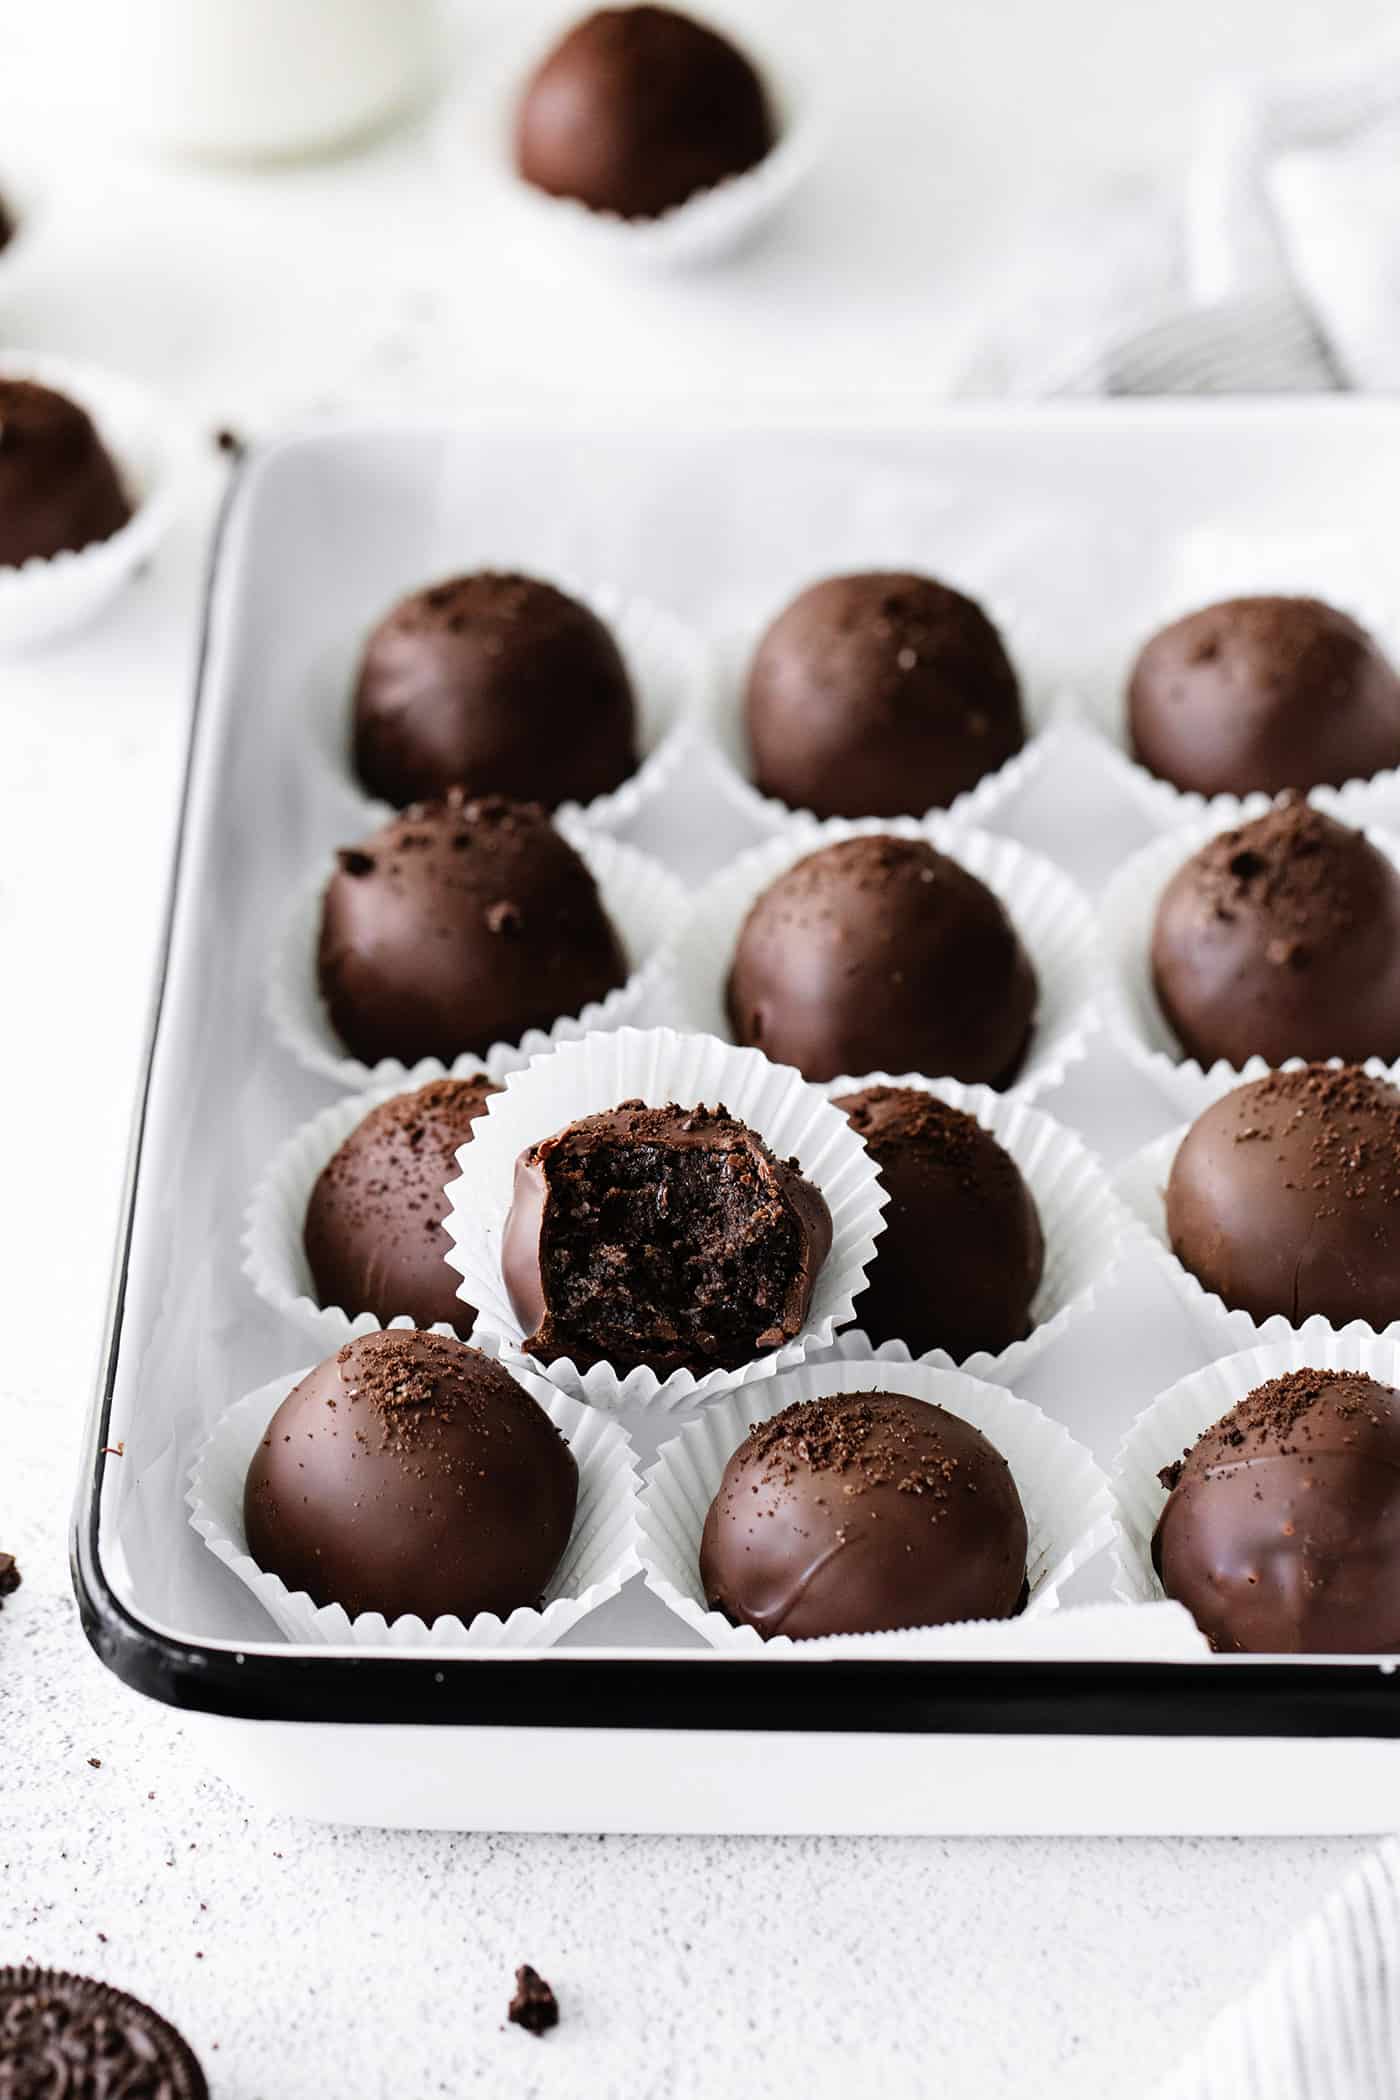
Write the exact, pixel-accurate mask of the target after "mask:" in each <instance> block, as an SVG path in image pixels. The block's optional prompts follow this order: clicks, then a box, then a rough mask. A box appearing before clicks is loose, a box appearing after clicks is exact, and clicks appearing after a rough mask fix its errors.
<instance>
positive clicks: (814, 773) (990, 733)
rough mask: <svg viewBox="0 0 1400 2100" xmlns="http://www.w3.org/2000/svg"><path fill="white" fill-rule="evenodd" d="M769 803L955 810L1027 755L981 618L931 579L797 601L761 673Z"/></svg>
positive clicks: (879, 579) (752, 686)
mask: <svg viewBox="0 0 1400 2100" xmlns="http://www.w3.org/2000/svg"><path fill="white" fill-rule="evenodd" d="M745 718H746V722H747V727H748V737H749V744H750V747H751V750H752V753H753V763H754V780H755V783H756V784H757V786H758V787H759V788H760V789H761V790H762V792H763V793H764V794H765V795H776V796H777V797H778V798H779V800H780V801H783V802H787V803H790V804H791V805H792V807H793V808H795V809H810V810H814V811H815V812H816V814H817V815H818V816H819V817H898V816H921V815H922V814H923V812H924V811H925V810H927V809H935V808H939V809H941V808H946V807H947V805H948V804H949V803H950V802H951V801H952V800H953V798H954V796H956V795H960V794H961V793H962V792H963V790H964V789H965V788H970V787H975V786H976V784H977V782H978V781H979V780H981V779H982V777H983V775H984V774H987V773H991V772H993V771H995V769H996V768H997V767H998V766H1000V765H1003V764H1004V763H1005V761H1006V760H1007V759H1008V758H1010V757H1012V756H1013V754H1014V753H1015V752H1017V751H1019V750H1020V749H1021V746H1022V745H1023V744H1024V743H1025V740H1026V732H1025V724H1024V722H1023V720H1022V716H1021V691H1020V686H1019V685H1018V683H1017V680H1016V673H1015V671H1014V670H1013V669H1012V667H1011V663H1010V660H1009V658H1008V657H1007V654H1006V651H1005V649H1004V648H1003V647H1002V642H1001V637H1000V635H999V634H998V633H997V631H996V628H995V627H994V626H993V625H992V623H991V621H990V620H989V619H988V618H987V615H986V614H985V613H984V612H983V610H982V608H981V606H980V605H978V604H976V603H975V602H974V601H973V600H972V599H971V598H964V597H963V596H962V594H961V592H959V591H954V590H950V589H949V588H948V586H947V585H946V584H942V583H935V582H933V581H932V579H931V578H929V577H927V576H910V575H902V574H898V573H884V572H881V573H877V574H874V575H861V576H831V577H828V578H827V579H826V580H825V582H822V583H814V584H812V585H811V586H810V588H809V589H807V590H805V591H803V592H802V594H801V596H800V597H797V598H794V600H793V602H792V604H791V605H789V606H788V607H787V609H786V611H785V612H782V613H780V614H779V616H778V618H777V619H776V620H775V621H774V622H773V624H772V626H771V627H770V628H769V629H768V631H767V633H766V634H765V635H764V637H763V639H762V641H761V642H760V643H759V645H758V649H757V652H756V653H755V655H754V659H753V663H752V666H751V667H750V670H749V682H748V692H747V696H746V700H745Z"/></svg>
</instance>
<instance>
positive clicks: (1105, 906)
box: [1099, 789, 1400, 1116]
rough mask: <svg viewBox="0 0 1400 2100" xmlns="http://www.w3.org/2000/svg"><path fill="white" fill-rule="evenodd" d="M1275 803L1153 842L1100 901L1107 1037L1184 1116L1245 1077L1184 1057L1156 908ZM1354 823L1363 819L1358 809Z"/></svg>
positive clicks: (1379, 839) (1254, 800)
mask: <svg viewBox="0 0 1400 2100" xmlns="http://www.w3.org/2000/svg"><path fill="white" fill-rule="evenodd" d="M1308 799H1309V801H1311V802H1314V803H1316V804H1317V805H1318V807H1319V808H1326V809H1327V810H1328V814H1329V815H1331V814H1337V815H1340V814H1341V812H1340V811H1338V810H1337V809H1336V801H1337V798H1336V797H1335V796H1332V797H1331V798H1329V797H1328V795H1327V792H1326V790H1325V789H1319V790H1317V791H1316V792H1315V793H1313V794H1312V795H1310V796H1309V798H1308ZM1329 799H1330V807H1329ZM1274 800H1275V798H1274V797H1273V796H1270V795H1249V796H1247V797H1246V798H1245V799H1244V800H1243V801H1242V802H1241V803H1239V805H1238V814H1237V816H1236V817H1235V818H1234V819H1233V820H1232V821H1230V822H1229V823H1220V822H1217V821H1216V820H1215V819H1214V818H1208V819H1206V820H1205V821H1204V822H1201V823H1196V824H1182V825H1181V826H1180V827H1179V828H1178V829H1176V830H1174V831H1172V832H1170V833H1168V834H1166V835H1165V836H1163V837H1161V838H1156V839H1153V840H1152V841H1151V842H1150V843H1149V844H1148V845H1146V846H1144V847H1143V848H1142V849H1141V851H1140V852H1138V853H1135V854H1134V855H1133V856H1132V858H1131V859H1130V860H1127V861H1125V862H1124V864H1123V866H1122V867H1121V868H1120V869H1119V870H1118V873H1117V874H1116V875H1115V876H1114V878H1113V880H1112V881H1111V882H1110V883H1109V885H1108V887H1107V889H1106V890H1105V891H1104V893H1103V895H1102V897H1101V898H1100V900H1099V939H1100V943H1101V947H1102V952H1103V961H1104V979H1103V994H1102V1010H1103V1017H1104V1022H1105V1026H1106V1029H1107V1032H1108V1034H1109V1035H1110V1036H1111V1037H1112V1039H1113V1042H1114V1044H1115V1045H1116V1047H1117V1048H1118V1049H1120V1050H1121V1051H1122V1052H1123V1054H1124V1056H1125V1057H1126V1058H1127V1059H1128V1061H1129V1063H1130V1064H1132V1065H1133V1066H1135V1068H1136V1069H1137V1070H1138V1071H1139V1072H1141V1074H1142V1076H1143V1077H1144V1079H1147V1080H1150V1081H1151V1083H1152V1084H1153V1085H1154V1086H1155V1087H1156V1088H1157V1089H1158V1090H1159V1092H1161V1093H1163V1094H1164V1095H1165V1096H1166V1098H1167V1100H1168V1101H1170V1102H1171V1104H1172V1106H1173V1108H1175V1109H1177V1110H1178V1111H1179V1112H1180V1113H1182V1114H1185V1115H1191V1116H1195V1115H1199V1113H1200V1111H1201V1110H1202V1109H1203V1108H1206V1107H1208V1106H1209V1104H1210V1103H1211V1102H1212V1101H1216V1100H1218V1099H1219V1098H1220V1095H1221V1093H1222V1092H1228V1091H1229V1089H1230V1088H1231V1087H1232V1086H1238V1085H1240V1084H1241V1082H1242V1078H1243V1076H1244V1075H1243V1073H1242V1071H1241V1069H1240V1068H1239V1067H1237V1066H1235V1065H1232V1064H1230V1063H1229V1062H1228V1061H1227V1060H1226V1059H1225V1058H1217V1059H1216V1061H1215V1062H1214V1064H1211V1065H1208V1066H1205V1065H1202V1064H1201V1063H1200V1062H1199V1061H1198V1060H1197V1059H1196V1058H1194V1057H1187V1056H1186V1055H1185V1054H1184V1053H1183V1051H1182V1048H1181V1045H1180V1043H1179V1042H1178V1040H1177V1038H1176V1036H1175V1035H1174V1034H1173V1033H1172V1030H1171V1028H1170V1027H1169V1025H1168V1023H1167V1020H1166V1017H1165V1015H1164V1014H1163V1012H1162V1009H1161V1007H1160V1006H1159V1005H1158V1002H1157V994H1156V991H1155V989H1154V987H1153V983H1152V929H1153V925H1154V923H1155V921H1156V917H1157V906H1158V904H1159V902H1160V901H1161V897H1162V892H1163V891H1164V890H1165V889H1166V887H1167V884H1168V883H1169V882H1170V881H1171V879H1172V877H1173V876H1174V875H1175V874H1176V872H1177V870H1178V868H1181V867H1184V865H1185V864H1186V862H1187V861H1188V860H1190V859H1191V858H1192V856H1193V855H1194V854H1196V853H1198V852H1199V851H1200V849H1201V847H1202V846H1204V845H1206V844H1207V843H1208V842H1209V841H1210V840H1211V839H1214V838H1218V837H1219V836H1220V834H1221V832H1222V831H1232V830H1235V829H1237V828H1238V826H1239V825H1241V824H1248V823H1251V822H1252V821H1253V820H1254V819H1255V818H1256V817H1261V816H1263V815H1264V813H1265V812H1266V811H1267V810H1269V809H1272V807H1273V806H1274ZM1349 821H1352V822H1356V821H1358V819H1357V814H1356V812H1355V810H1353V811H1352V813H1351V818H1350V819H1349ZM1364 828H1365V831H1366V835H1367V837H1368V838H1369V839H1370V841H1371V844H1372V845H1373V846H1375V847H1377V848H1378V849H1379V850H1380V852H1382V853H1384V854H1385V855H1386V857H1387V859H1389V860H1391V861H1393V862H1394V863H1395V864H1396V866H1397V868H1400V836H1397V835H1395V834H1393V833H1390V832H1387V831H1380V830H1377V829H1376V828H1375V827H1374V826H1372V825H1370V824H1367V825H1365V826H1364ZM1265 1069H1267V1067H1266V1065H1265V1064H1264V1062H1263V1060H1261V1059H1258V1058H1254V1059H1251V1060H1250V1065H1249V1076H1250V1077H1251V1078H1253V1077H1257V1076H1259V1074H1260V1073H1262V1072H1263V1071H1264V1070H1265ZM1397 1070H1400V1066H1393V1067H1392V1068H1391V1075H1392V1076H1394V1075H1395V1072H1396V1071H1397Z"/></svg>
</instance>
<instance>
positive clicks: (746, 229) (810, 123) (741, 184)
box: [436, 8, 826, 270]
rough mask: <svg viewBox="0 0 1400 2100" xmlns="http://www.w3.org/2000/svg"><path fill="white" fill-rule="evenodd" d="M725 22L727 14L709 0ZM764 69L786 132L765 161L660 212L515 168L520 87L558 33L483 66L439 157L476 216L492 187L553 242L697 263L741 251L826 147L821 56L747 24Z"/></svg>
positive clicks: (586, 251) (587, 255) (602, 254)
mask: <svg viewBox="0 0 1400 2100" xmlns="http://www.w3.org/2000/svg"><path fill="white" fill-rule="evenodd" d="M705 19H706V21H707V22H708V23H709V25H710V26H711V27H713V28H716V29H721V30H723V29H725V28H726V24H725V23H724V21H723V20H721V19H719V18H717V17H716V16H715V15H714V14H713V12H712V11H711V10H710V9H708V8H707V9H706V15H705ZM732 34H733V36H734V39H735V41H736V42H737V43H738V44H739V45H740V48H741V49H742V50H744V51H745V52H746V53H747V55H748V56H749V58H750V59H751V60H752V62H753V64H754V65H755V66H756V68H757V69H758V71H759V73H760V75H761V76H762V79H763V83H764V86H765V88H766V89H767V91H768V95H769V100H770V105H771V107H772V111H773V115H774V119H775V123H776V127H777V131H778V138H777V142H776V144H775V145H774V147H773V150H772V151H771V152H770V153H768V154H767V155H766V156H765V157H764V159H763V160H762V161H760V162H759V164H758V166H757V167H756V168H751V169H749V170H748V171H747V173H745V174H742V175H731V176H730V177H729V178H728V179H727V180H726V181H724V182H721V183H719V184H717V185H716V186H715V187H714V188H713V189H708V190H703V191H701V192H699V193H698V194H697V195H696V196H693V197H690V198H688V199H687V200H686V202H685V203H684V204H678V205H676V206H674V207H673V208H672V209H671V210H670V211H667V212H663V213H662V214H661V215H660V216H659V217H658V218H654V219H624V218H621V217H619V216H618V214H616V213H615V212H602V211H592V210H590V209H589V207H588V206H587V205H585V204H582V203H580V202H579V201H578V199H577V198H573V197H551V196H549V195H548V194H547V193H546V192H545V191H543V190H539V189H536V188H535V187H534V186H533V185H532V184H530V183H528V182H525V181H524V180H523V179H522V178H521V177H520V176H519V175H517V173H516V172H515V160H514V145H513V135H514V123H515V112H516V108H517V105H518V103H519V99H520V96H521V93H522V92H523V90H524V87H525V84H526V82H527V80H528V79H529V78H530V75H531V73H532V72H533V71H534V69H535V67H536V66H537V65H538V64H539V62H540V60H541V59H543V58H544V57H545V56H546V54H547V52H548V50H549V49H550V48H551V46H552V44H553V43H554V41H555V40H556V38H555V37H554V36H551V38H550V39H549V42H548V43H546V44H543V45H540V44H538V43H537V42H536V43H535V44H533V45H530V46H525V47H522V46H521V45H520V44H519V43H518V42H514V41H513V43H512V48H510V49H509V50H507V51H504V52H503V53H502V54H501V57H500V59H499V60H498V62H497V63H496V64H495V65H492V66H483V67H482V69H481V72H480V75H479V77H478V79H477V81H476V83H475V85H474V86H473V87H472V88H470V89H469V90H468V91H467V92H465V93H463V94H460V95H457V96H454V97H453V98H452V99H451V100H450V101H449V102H448V103H447V105H446V107H445V108H444V110H443V112H442V115H441V117H440V119H439V121H438V124H437V126H436V145H437V150H438V158H439V162H440V165H441V167H442V169H443V171H444V174H445V177H446V180H447V182H448V184H449V185H450V187H451V188H452V189H453V190H454V191H455V192H456V193H457V194H459V195H460V196H461V198H462V202H463V205H464V207H466V206H470V207H471V209H472V212H473V217H474V218H475V217H476V216H477V214H478V213H479V210H480V200H481V199H482V197H483V196H485V197H487V198H488V199H490V200H492V201H494V202H495V203H496V204H497V206H498V207H500V208H501V209H502V210H503V211H505V212H508V213H509V214H510V215H511V216H512V217H513V219H514V221H515V227H516V229H517V232H518V236H519V237H524V238H529V239H533V240H536V241H538V242H540V243H542V244H544V243H548V244H553V246H554V248H555V249H556V250H557V251H558V252H560V253H561V254H563V255H564V256H566V257H567V256H568V255H569V254H570V253H572V254H574V255H576V256H578V257H579V258H581V259H585V260H587V261H590V262H595V263H600V264H604V265H611V266H614V267H616V266H618V265H622V266H623V267H626V268H634V269H640V270H674V269H690V268H693V267H696V266H698V265H703V264H707V263H712V262H716V261H718V260H720V259H721V258H722V257H724V256H726V255H731V254H733V253H734V252H735V251H736V250H737V249H739V248H742V247H743V246H744V245H745V244H746V243H747V242H748V241H750V240H751V239H752V238H753V237H754V236H755V235H756V234H757V233H758V232H759V231H760V229H761V228H762V227H763V226H764V225H765V224H767V222H768V221H769V220H770V219H772V218H773V217H774V216H775V215H776V213H777V212H778V211H779V210H780V208H781V207H783V206H784V205H786V204H787V202H788V201H789V199H790V198H791V197H792V196H793V194H794V192H795V191H796V190H797V189H798V188H799V187H800V186H801V184H802V183H803V182H805V181H806V179H807V177H808V175H809V174H810V172H811V170H812V169H813V167H814V166H815V165H816V164H817V162H818V161H819V159H820V158H821V154H822V152H823V150H824V144H825V136H826V125H825V123H824V121H823V119H822V116H821V112H820V109H819V106H818V95H817V92H816V89H815V87H814V84H813V81H814V74H815V70H816V69H815V65H814V64H813V62H812V61H811V60H810V59H808V58H804V57H802V56H799V55H798V54H795V53H793V52H792V51H791V50H790V49H788V50H786V51H785V53H784V55H783V57H782V59H781V60H778V59H776V58H773V57H771V56H770V55H769V54H768V53H767V52H766V51H765V50H764V49H762V48H761V47H760V46H759V45H758V44H757V43H756V41H755V38H754V36H753V34H752V33H751V31H750V29H749V27H748V25H746V24H745V25H742V26H740V27H737V28H735V29H734V30H733V31H732Z"/></svg>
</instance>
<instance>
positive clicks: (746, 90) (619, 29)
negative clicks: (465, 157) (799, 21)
mask: <svg viewBox="0 0 1400 2100" xmlns="http://www.w3.org/2000/svg"><path fill="white" fill-rule="evenodd" d="M775 142H776V132H775V128H774V123H773V117H772V113H771V111H770V109H769V105H768V98H767V95H766V94H765V92H764V87H763V82H762V81H761V80H760V79H759V77H758V74H757V73H756V72H755V70H754V68H753V66H752V65H751V64H750V63H749V61H748V59H747V58H745V56H744V54H743V52H742V51H738V50H736V49H735V47H734V45H733V44H731V43H730V42H729V41H728V39H727V38H725V37H722V36H720V35H718V34H717V33H716V32H715V31H714V30H713V29H707V28H706V27H705V26H704V24H703V23H701V22H696V21H693V20H692V19H691V18H690V16H689V15H683V14H679V13H677V12H676V11H675V9H673V8H669V7H607V8H603V9H602V10H600V12H599V13H597V14H593V15H589V16H587V17H586V19H585V20H584V21H582V22H580V23H578V24H577V26H576V27H575V28H573V29H571V30H570V31H569V33H568V35H567V36H565V37H564V39H563V41H562V42H561V43H559V44H556V46H555V47H554V49H553V50H552V51H551V52H550V53H549V55H548V57H547V58H546V59H544V61H543V62H542V64H541V65H540V66H539V67H538V69H537V70H536V72H535V73H534V75H533V76H532V78H531V79H530V81H529V83H528V84H527V86H526V89H525V92H524V95H523V96H522V98H521V101H520V106H519V109H518V111H517V113H516V128H515V162H516V167H517V168H518V170H519V172H520V173H521V175H523V176H524V178H525V180H526V181H527V182H529V183H533V184H534V186H535V188H536V189H540V190H547V191H548V192H549V194H550V195H551V196H554V197H576V198H577V199H578V201H579V202H580V203H581V204H586V205H588V206H589V207H590V209H592V210H593V211H606V212H615V213H617V214H618V216H619V217H621V218H624V219H654V218H657V217H658V216H659V215H660V214H661V213H662V212H665V211H670V210H671V209H672V207H673V206H674V205H677V204H684V203H685V201H686V199H687V198H688V197H692V196H694V195H695V194H696V192H697V191H699V190H708V189H713V188H714V186H715V184H716V183H718V182H723V181H724V180H725V179H726V177H727V176H730V175H741V174H743V173H744V172H745V170H746V169H748V168H752V167H756V166H757V164H758V163H759V161H761V160H762V159H763V158H764V157H765V155H766V154H767V153H768V152H769V151H770V150H771V149H772V147H773V145H774V144H775Z"/></svg>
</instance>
